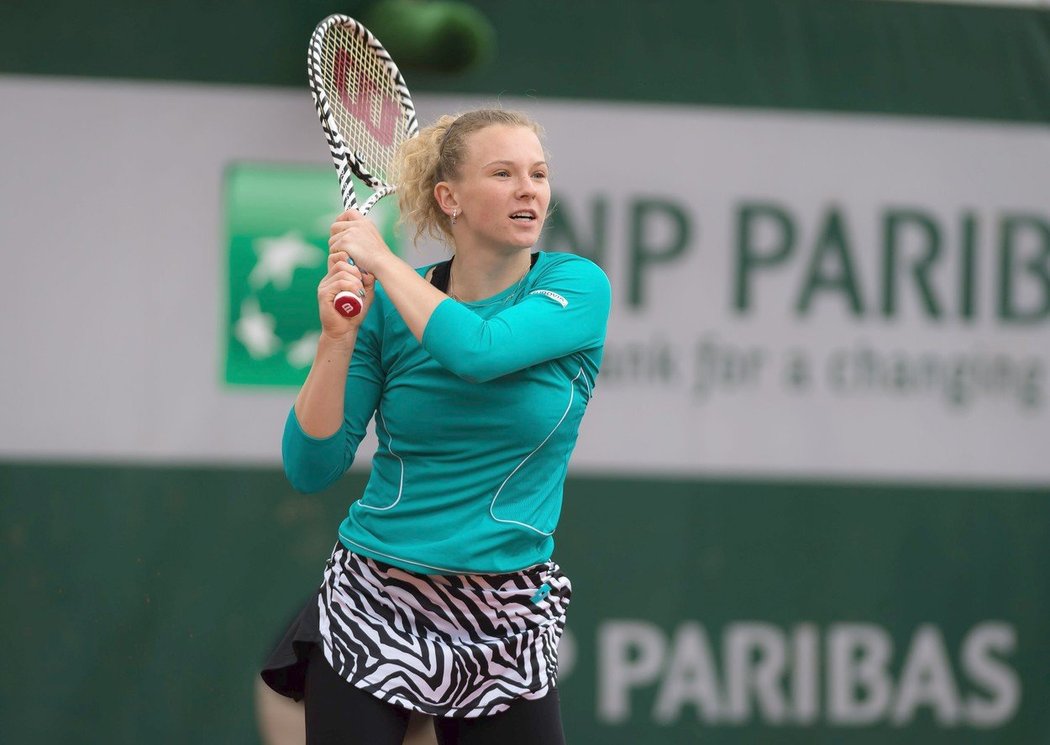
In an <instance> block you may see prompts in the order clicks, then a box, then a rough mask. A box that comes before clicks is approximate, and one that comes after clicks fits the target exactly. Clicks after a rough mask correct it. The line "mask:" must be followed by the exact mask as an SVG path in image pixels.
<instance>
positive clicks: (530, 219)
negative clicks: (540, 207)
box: [510, 210, 537, 224]
mask: <svg viewBox="0 0 1050 745" xmlns="http://www.w3.org/2000/svg"><path fill="white" fill-rule="evenodd" d="M510 219H511V220H514V222H519V223H523V224H530V223H534V222H536V220H537V215H536V212H535V211H533V210H518V211H517V212H514V213H512V214H511V216H510Z"/></svg>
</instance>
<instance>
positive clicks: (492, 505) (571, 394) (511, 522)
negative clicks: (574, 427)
mask: <svg viewBox="0 0 1050 745" xmlns="http://www.w3.org/2000/svg"><path fill="white" fill-rule="evenodd" d="M581 375H583V368H582V367H581V368H580V371H579V372H578V373H576V377H575V378H573V379H572V380H570V381H569V403H568V404H567V405H566V407H565V411H564V412H563V413H562V415H561V419H559V420H558V423H557V424H555V425H554V429H552V430H551V431H550V433H549V434H548V435H547V436H546V437H544V438H543V442H541V443H540V444H539V445H537V446H536V448H535V449H534V450H533V451H532V452H531V453H529V454H528V455H526V456H525V457H524V458H523V459H522V461H521V463H519V464H518V465H516V466H515V467H514V470H513V471H511V472H510V475H509V476H507V478H505V479H503V483H502V484H500V485H499V489H497V490H496V494H495V495H494V496H493V497H492V501H491V502H490V503H489V517H491V518H492V519H493V520H495V521H496V522H498V523H504V524H505V525H520V526H521V527H523V528H528V529H529V530H534V531H536V532H537V533H539V534H540V535H542V536H552V535H554V531H553V530H552V531H550V532H546V531H543V530H540V529H539V528H537V527H535V526H532V525H529V524H528V523H523V522H520V521H518V520H503V519H501V518H498V517H496V513H495V512H493V510H494V509H495V508H496V500H497V499H499V495H500V493H501V492H502V491H503V487H505V486H506V485H507V482H508V481H510V480H511V479H512V478H514V474H516V473H517V472H518V469H520V468H521V467H522V466H524V465H525V462H526V461H527V460H528V459H529V458H531V457H532V456H534V455H535V454H536V453H538V452H539V450H540V448H542V447H543V446H544V445H546V444H547V440H549V439H550V438H551V437H553V436H554V433H555V432H557V431H558V427H560V426H561V425H562V422H564V421H565V417H567V416H568V415H569V411H570V410H571V409H572V401H573V399H574V398H575V396H576V388H575V387H574V386H573V383H575V382H576V381H577V380H578V379H579V377H580V376H581Z"/></svg>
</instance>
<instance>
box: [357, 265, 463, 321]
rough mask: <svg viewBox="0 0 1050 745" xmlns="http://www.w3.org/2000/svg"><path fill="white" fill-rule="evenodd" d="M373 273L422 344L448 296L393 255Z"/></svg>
mask: <svg viewBox="0 0 1050 745" xmlns="http://www.w3.org/2000/svg"><path fill="white" fill-rule="evenodd" d="M373 273H374V274H375V276H376V278H377V279H378V280H379V282H380V283H381V284H382V285H383V289H384V291H385V292H386V295H387V297H388V298H389V299H390V301H391V302H392V303H393V304H394V307H395V308H397V312H398V314H399V315H400V316H401V319H402V320H403V321H404V322H405V325H406V326H408V329H409V331H411V332H412V335H413V336H415V337H416V340H417V341H422V340H423V331H424V329H426V327H427V323H428V322H429V321H430V316H431V315H432V314H433V313H434V309H435V308H437V307H438V306H439V305H440V304H441V303H442V302H444V301H445V300H448V295H446V294H445V293H443V292H442V291H441V290H439V289H437V288H436V287H434V286H433V285H432V284H430V283H429V282H428V281H427V280H426V279H424V278H423V277H421V276H420V275H419V273H418V272H417V271H416V270H415V269H413V268H412V267H411V266H410V265H408V264H407V263H405V262H404V261H403V260H401V259H399V258H398V257H397V256H394V255H393V254H390V255H389V256H388V257H387V258H385V260H384V261H383V262H382V263H380V264H379V265H377V266H376V267H375V270H374V272H373Z"/></svg>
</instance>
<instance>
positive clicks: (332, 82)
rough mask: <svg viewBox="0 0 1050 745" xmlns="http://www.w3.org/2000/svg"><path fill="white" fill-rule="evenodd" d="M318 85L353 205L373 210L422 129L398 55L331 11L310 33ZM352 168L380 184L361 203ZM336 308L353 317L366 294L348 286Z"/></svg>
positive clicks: (346, 199)
mask: <svg viewBox="0 0 1050 745" xmlns="http://www.w3.org/2000/svg"><path fill="white" fill-rule="evenodd" d="M308 62H309V65H308V67H309V78H310V92H311V93H312V94H313V99H314V105H315V106H316V107H317V116H318V118H319V119H320V120H321V129H323V130H324V134H325V137H326V138H327V140H328V147H329V149H331V151H332V161H333V163H335V170H336V173H338V174H339V191H340V192H341V193H342V197H343V207H344V208H345V209H348V210H350V209H359V211H360V212H361V214H362V215H367V214H368V212H369V210H371V209H372V207H373V206H375V203H376V202H378V201H379V200H380V199H382V198H383V197H385V196H386V195H387V194H392V193H393V192H394V191H395V188H396V187H395V186H394V185H393V184H391V183H390V178H391V177H390V169H391V166H392V165H393V162H394V155H395V153H396V152H397V149H398V147H399V146H400V145H401V143H402V142H404V141H405V140H407V139H410V138H412V137H415V136H416V134H417V132H418V131H419V125H418V123H417V122H416V109H415V106H413V105H412V97H411V96H410V95H409V92H408V86H406V85H405V80H404V78H402V77H401V72H400V71H399V70H398V69H397V65H395V64H394V60H393V59H391V58H390V54H389V53H388V52H387V51H386V49H384V48H383V45H382V44H380V43H379V40H378V39H376V37H375V36H373V35H372V32H371V31H369V30H368V29H367V28H365V27H364V26H363V25H361V23H359V22H358V21H355V20H354V19H353V18H350V17H348V16H344V15H330V16H328V17H327V18H325V19H324V20H323V21H321V22H320V23H319V24H317V28H316V29H315V30H314V33H313V36H311V37H310V54H309V60H308ZM351 174H353V175H355V176H357V177H358V178H359V179H360V180H361V181H362V182H364V183H365V184H367V185H368V187H369V188H370V189H372V190H373V192H372V195H371V196H370V197H369V198H368V199H367V201H365V203H364V204H363V205H362V206H361V207H360V208H358V206H357V196H356V195H355V194H354V184H353V180H352V178H351ZM335 307H336V310H338V311H339V312H340V313H342V314H343V315H344V316H346V317H348V318H350V317H353V316H356V315H357V314H358V313H360V312H361V307H362V306H361V299H360V298H359V297H357V296H356V295H354V294H353V293H350V292H340V293H339V294H338V295H336V298H335Z"/></svg>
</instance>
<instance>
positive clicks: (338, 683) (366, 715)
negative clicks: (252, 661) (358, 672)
mask: <svg viewBox="0 0 1050 745" xmlns="http://www.w3.org/2000/svg"><path fill="white" fill-rule="evenodd" d="M305 703H306V743H307V745H401V743H402V741H403V740H404V738H405V729H406V728H407V727H408V710H407V709H402V708H400V707H398V706H394V705H393V704H388V703H386V702H384V701H380V700H379V699H378V698H376V697H375V696H373V695H372V694H370V693H368V692H367V691H362V690H361V689H360V688H357V687H355V686H353V685H351V684H350V683H347V682H346V681H345V680H343V679H342V678H341V677H340V676H339V674H338V673H336V671H335V670H333V669H332V666H331V665H329V664H328V661H327V660H325V658H324V653H323V652H322V651H321V648H320V647H319V646H314V648H313V651H311V653H310V659H309V664H308V666H307V669H306V697H305Z"/></svg>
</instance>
